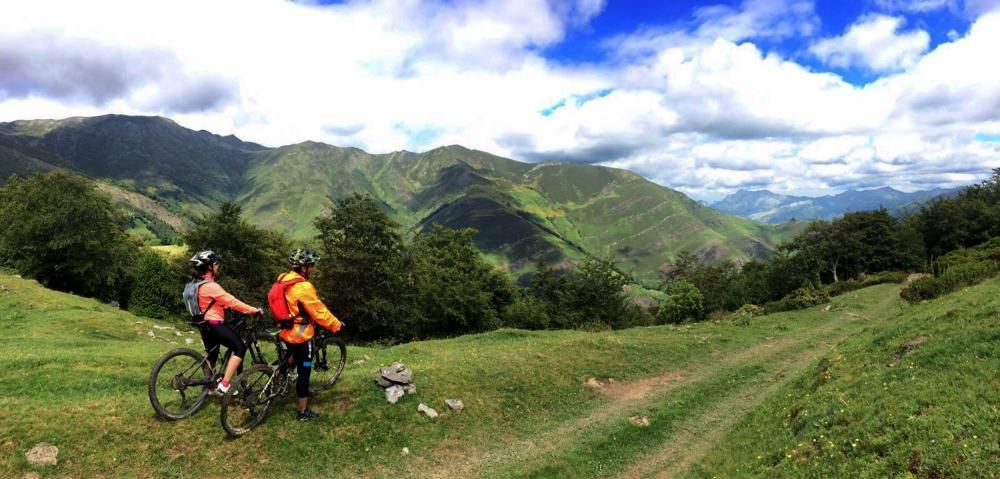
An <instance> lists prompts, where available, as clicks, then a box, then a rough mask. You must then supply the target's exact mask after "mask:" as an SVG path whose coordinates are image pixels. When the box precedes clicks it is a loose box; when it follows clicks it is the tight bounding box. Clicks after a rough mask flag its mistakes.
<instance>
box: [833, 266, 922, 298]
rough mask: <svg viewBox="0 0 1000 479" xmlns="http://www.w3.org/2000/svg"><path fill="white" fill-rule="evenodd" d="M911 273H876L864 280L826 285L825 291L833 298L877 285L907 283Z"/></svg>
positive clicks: (865, 277)
mask: <svg viewBox="0 0 1000 479" xmlns="http://www.w3.org/2000/svg"><path fill="white" fill-rule="evenodd" d="M907 276H909V273H906V272H905V271H889V272H883V273H876V274H871V275H866V276H864V279H851V280H847V281H838V282H836V283H830V284H828V285H825V286H824V287H823V289H825V290H826V293H827V294H828V295H830V297H833V296H840V295H842V294H845V293H849V292H851V291H855V290H858V289H861V288H867V287H869V286H875V285H876V284H883V283H902V282H904V281H906V278H907Z"/></svg>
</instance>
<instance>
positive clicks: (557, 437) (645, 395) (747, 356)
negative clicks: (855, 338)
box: [414, 313, 859, 478]
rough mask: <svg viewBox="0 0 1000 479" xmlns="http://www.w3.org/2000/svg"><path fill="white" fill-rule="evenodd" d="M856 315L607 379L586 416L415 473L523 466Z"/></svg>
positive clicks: (481, 472)
mask: <svg viewBox="0 0 1000 479" xmlns="http://www.w3.org/2000/svg"><path fill="white" fill-rule="evenodd" d="M858 319H859V318H858V316H857V315H851V314H847V313H839V314H838V313H834V314H831V318H830V319H829V320H827V321H826V322H824V323H823V324H821V325H819V326H817V327H816V328H814V329H811V330H808V331H806V332H804V333H801V334H800V335H794V336H793V335H787V336H780V337H776V338H768V339H765V340H764V341H763V342H761V343H758V344H755V345H753V346H751V347H749V348H747V349H743V350H739V351H735V352H733V353H731V354H729V355H727V356H725V357H724V358H722V359H720V360H719V361H714V362H711V363H701V364H699V365H693V366H689V367H686V368H681V369H677V370H672V371H666V372H664V373H661V374H659V375H657V376H653V377H649V378H642V379H638V380H634V381H628V382H620V383H613V384H610V385H606V386H604V388H609V390H607V391H602V392H605V393H606V394H607V395H608V396H609V397H610V398H611V402H610V403H608V404H605V405H603V406H601V407H599V408H597V409H596V410H594V411H593V412H592V413H591V414H589V415H587V416H584V417H581V418H579V419H576V420H572V421H569V422H567V423H565V424H563V425H561V426H559V427H557V428H556V429H553V430H551V431H549V432H547V433H545V434H543V435H540V436H537V437H534V438H531V439H523V440H520V441H517V442H514V443H513V444H510V445H509V446H507V447H504V448H498V449H496V450H494V451H491V452H488V453H480V452H477V453H476V454H470V457H469V458H467V460H465V461H459V462H451V463H450V464H447V465H445V466H444V467H443V468H441V469H438V470H434V471H430V472H429V473H426V474H423V473H421V474H420V475H421V476H423V477H428V476H429V477H440V478H444V477H475V476H483V477H488V476H490V475H491V474H490V473H491V471H496V470H498V469H506V468H509V467H511V466H516V467H522V466H525V465H526V463H529V462H533V461H538V460H540V458H543V457H544V456H545V455H546V454H547V453H550V452H552V451H557V450H559V449H562V448H565V447H567V445H568V444H570V443H572V442H573V440H574V439H576V438H577V437H579V436H580V435H581V433H583V432H584V431H586V430H588V429H590V428H595V427H600V426H601V425H603V424H608V423H610V422H612V421H617V420H619V419H621V418H623V417H625V416H627V414H628V413H629V412H630V411H632V410H634V409H636V408H638V407H641V406H642V405H643V404H644V403H645V402H648V401H647V400H652V399H656V398H662V397H663V396H664V395H668V394H670V393H672V392H673V391H675V390H677V389H679V388H681V387H685V386H690V385H692V384H695V383H698V382H700V381H702V380H704V379H707V378H709V377H712V376H714V375H716V374H718V373H720V372H722V371H724V370H726V369H731V368H733V367H740V366H745V365H746V364H748V363H749V362H751V361H753V362H759V363H763V362H767V361H768V360H769V359H771V358H773V357H775V356H779V355H781V354H782V353H783V352H786V351H788V350H792V349H795V348H797V347H801V346H803V345H804V344H805V343H806V342H809V341H812V340H816V339H821V338H823V337H824V336H827V335H828V334H829V333H831V332H832V331H834V330H837V329H839V328H841V327H842V326H844V325H846V324H848V323H850V322H852V321H856V320H858ZM840 336H843V334H841V335H838V337H840ZM824 350H825V348H824ZM811 351H812V350H811ZM816 354H818V353H816ZM414 472H416V471H414Z"/></svg>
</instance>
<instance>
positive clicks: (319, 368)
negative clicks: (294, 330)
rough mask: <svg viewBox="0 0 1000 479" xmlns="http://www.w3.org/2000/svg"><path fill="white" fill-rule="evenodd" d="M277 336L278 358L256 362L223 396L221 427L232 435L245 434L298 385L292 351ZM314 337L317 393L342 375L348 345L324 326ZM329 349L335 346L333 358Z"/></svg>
mask: <svg viewBox="0 0 1000 479" xmlns="http://www.w3.org/2000/svg"><path fill="white" fill-rule="evenodd" d="M274 339H275V342H276V346H277V347H278V351H279V352H278V360H277V361H275V362H274V363H272V364H270V365H265V364H254V365H253V366H251V367H250V369H248V370H247V371H244V372H243V373H242V374H240V375H239V376H237V377H236V379H235V381H234V382H233V384H234V386H235V387H234V388H233V389H231V390H230V391H229V393H227V394H226V395H225V396H223V397H222V407H221V411H220V419H221V421H222V428H223V429H225V431H226V433H227V434H229V435H230V436H231V437H239V436H242V435H244V434H246V433H247V432H249V431H250V430H251V429H253V428H255V427H257V426H258V425H260V424H261V423H262V422H264V419H265V418H266V417H267V412H268V411H269V410H270V409H271V404H272V403H273V402H274V401H275V400H277V399H279V398H281V397H284V396H285V395H287V394H288V393H289V391H292V390H294V389H295V380H296V379H297V378H298V371H297V370H296V366H295V362H294V361H293V360H292V355H291V352H289V351H288V348H286V347H284V343H283V342H281V340H280V339H278V338H277V337H275V338H274ZM312 341H313V350H314V351H315V353H314V356H313V371H312V373H311V376H310V377H309V392H310V394H312V395H315V394H318V393H320V392H323V391H326V390H327V389H330V388H331V387H332V386H333V385H334V384H336V383H337V380H338V379H340V375H341V373H343V372H344V365H345V364H346V363H347V346H346V345H345V344H344V342H343V341H341V340H340V339H339V338H335V337H333V336H328V335H327V334H326V332H325V331H323V330H322V329H320V332H319V333H318V334H316V336H315V337H313V339H312ZM327 349H333V357H332V358H330V357H329V356H328V355H327ZM331 359H332V361H331Z"/></svg>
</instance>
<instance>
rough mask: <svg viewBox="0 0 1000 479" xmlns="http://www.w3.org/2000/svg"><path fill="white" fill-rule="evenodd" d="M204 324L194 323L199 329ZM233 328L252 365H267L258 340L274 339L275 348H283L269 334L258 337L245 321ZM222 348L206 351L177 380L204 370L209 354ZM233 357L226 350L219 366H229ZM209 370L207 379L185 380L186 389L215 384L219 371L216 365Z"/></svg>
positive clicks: (177, 376)
mask: <svg viewBox="0 0 1000 479" xmlns="http://www.w3.org/2000/svg"><path fill="white" fill-rule="evenodd" d="M202 324H203V323H192V325H193V326H199V327H200V326H201V325H202ZM233 328H234V329H236V332H237V334H238V335H239V336H240V339H242V340H243V342H244V343H245V344H246V347H247V351H249V352H250V358H251V364H266V362H265V359H264V354H263V353H262V352H261V349H260V343H259V342H258V341H257V340H258V339H272V340H274V341H275V346H276V347H277V348H278V349H279V350H280V349H281V346H280V345H279V344H278V343H277V340H276V339H275V338H273V337H272V336H271V335H268V334H261V335H258V334H256V333H254V332H253V330H251V329H250V328H249V327H247V324H246V321H245V320H242V319H241V320H239V321H237V322H236V323H235V324H234V325H233ZM263 336H266V338H265V337H263ZM220 347H222V346H221V345H216V346H215V347H213V348H212V349H209V350H206V351H205V357H204V359H202V360H201V362H199V363H197V364H193V365H192V366H190V367H188V369H186V370H184V371H182V372H180V373H178V374H177V375H176V376H175V379H178V378H182V377H186V376H187V374H188V372H189V371H191V370H192V369H193V368H199V369H200V368H202V367H203V366H204V364H205V363H206V362H207V361H208V356H209V354H210V353H211V352H212V351H214V350H216V349H218V348H220ZM280 355H281V354H280V353H279V356H280ZM232 356H233V352H232V351H230V350H229V349H226V352H225V354H223V355H222V360H221V361H219V364H223V365H225V364H228V363H229V359H230V358H231V357H232ZM208 369H209V370H210V371H211V372H212V375H211V377H209V378H207V379H198V380H185V381H184V384H183V385H184V386H185V387H197V386H210V385H212V384H214V382H215V376H216V375H217V374H218V373H219V371H217V370H216V369H215V365H214V364H209V365H208Z"/></svg>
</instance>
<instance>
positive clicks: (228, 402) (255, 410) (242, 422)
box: [220, 364, 277, 437]
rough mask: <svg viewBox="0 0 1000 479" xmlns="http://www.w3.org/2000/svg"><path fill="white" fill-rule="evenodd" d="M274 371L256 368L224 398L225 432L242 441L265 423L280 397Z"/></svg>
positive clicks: (234, 385) (252, 368)
mask: <svg viewBox="0 0 1000 479" xmlns="http://www.w3.org/2000/svg"><path fill="white" fill-rule="evenodd" d="M276 388H277V385H276V384H275V374H274V369H271V367H270V366H265V365H263V364H255V365H253V366H252V367H251V368H250V369H248V370H246V371H244V372H243V374H240V375H239V376H237V377H236V379H235V380H234V381H233V390H232V391H229V392H228V393H227V394H226V395H225V396H223V397H222V408H221V409H222V410H221V411H220V419H221V421H222V429H225V431H226V433H227V434H229V435H230V436H231V437H239V436H242V435H244V434H246V433H247V432H249V431H250V430H251V429H253V428H255V427H257V426H258V425H260V423H262V422H264V418H265V417H266V416H267V411H268V409H270V407H271V401H272V400H273V399H274V397H275V395H276V390H277V389H276Z"/></svg>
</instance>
